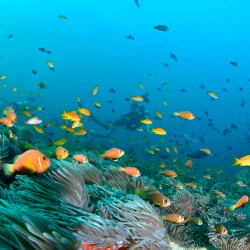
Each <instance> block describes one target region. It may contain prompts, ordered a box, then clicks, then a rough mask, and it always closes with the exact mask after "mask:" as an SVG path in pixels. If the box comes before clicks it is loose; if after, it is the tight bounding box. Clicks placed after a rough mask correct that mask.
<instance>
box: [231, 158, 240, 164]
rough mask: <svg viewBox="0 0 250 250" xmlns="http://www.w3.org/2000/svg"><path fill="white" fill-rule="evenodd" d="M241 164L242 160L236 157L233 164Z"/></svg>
mask: <svg viewBox="0 0 250 250" xmlns="http://www.w3.org/2000/svg"><path fill="white" fill-rule="evenodd" d="M237 165H240V160H239V159H237V158H236V157H234V164H233V165H232V166H237Z"/></svg>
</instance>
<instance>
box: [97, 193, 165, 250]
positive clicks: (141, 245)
mask: <svg viewBox="0 0 250 250" xmlns="http://www.w3.org/2000/svg"><path fill="white" fill-rule="evenodd" d="M98 204H99V206H100V204H101V205H102V206H104V207H105V208H106V213H108V214H109V216H110V218H111V219H112V220H116V221H117V222H121V223H122V224H123V225H124V227H125V228H126V229H127V230H128V231H129V232H130V234H131V236H132V239H133V241H134V242H135V243H134V245H133V246H132V247H131V248H130V249H131V250H133V249H150V250H153V249H169V248H168V246H169V240H168V237H167V235H166V229H165V228H164V223H163V221H162V220H161V218H160V217H159V215H158V213H157V212H156V211H155V209H154V208H153V207H152V206H151V205H150V204H149V203H148V202H146V201H143V200H142V199H141V198H139V197H137V196H134V195H124V196H123V197H120V198H114V197H109V198H102V200H101V201H99V202H98Z"/></svg>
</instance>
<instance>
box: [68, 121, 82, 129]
mask: <svg viewBox="0 0 250 250" xmlns="http://www.w3.org/2000/svg"><path fill="white" fill-rule="evenodd" d="M82 125H83V124H82V123H81V121H80V120H78V121H74V122H73V124H72V126H71V128H78V127H81V126H82Z"/></svg>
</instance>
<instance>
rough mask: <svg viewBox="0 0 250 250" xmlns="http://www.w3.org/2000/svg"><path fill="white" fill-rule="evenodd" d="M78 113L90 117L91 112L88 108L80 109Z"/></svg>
mask: <svg viewBox="0 0 250 250" xmlns="http://www.w3.org/2000/svg"><path fill="white" fill-rule="evenodd" d="M78 111H79V112H80V113H81V114H83V115H86V116H90V112H89V110H88V109H86V108H79V109H78Z"/></svg>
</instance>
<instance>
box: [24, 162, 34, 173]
mask: <svg viewBox="0 0 250 250" xmlns="http://www.w3.org/2000/svg"><path fill="white" fill-rule="evenodd" d="M25 167H26V168H27V169H29V170H30V173H34V172H35V170H34V168H35V169H36V166H35V165H34V164H33V163H32V162H31V161H30V160H27V161H26V163H25Z"/></svg>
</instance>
